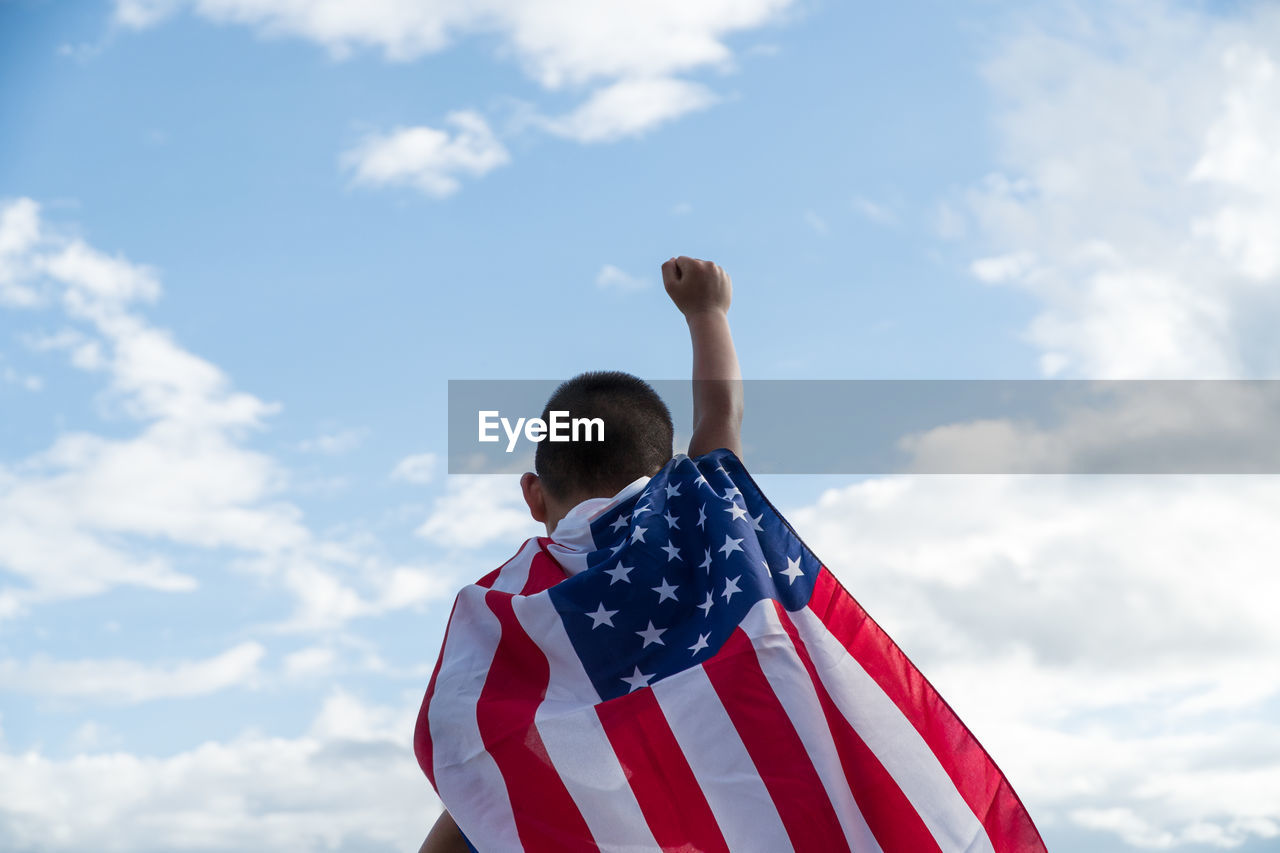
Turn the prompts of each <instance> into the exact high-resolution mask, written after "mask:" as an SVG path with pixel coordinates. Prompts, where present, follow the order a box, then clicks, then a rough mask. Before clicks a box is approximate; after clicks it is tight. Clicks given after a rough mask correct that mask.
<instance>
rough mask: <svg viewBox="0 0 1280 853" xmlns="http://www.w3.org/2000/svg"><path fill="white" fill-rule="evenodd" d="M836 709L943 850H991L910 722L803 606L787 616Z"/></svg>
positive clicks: (980, 852)
mask: <svg viewBox="0 0 1280 853" xmlns="http://www.w3.org/2000/svg"><path fill="white" fill-rule="evenodd" d="M792 618H793V621H794V622H795V624H796V627H797V628H798V629H799V631H800V638H801V639H802V640H803V641H804V644H805V646H806V647H807V648H808V650H809V656H810V658H811V659H812V660H813V664H814V668H815V669H817V671H818V676H819V678H821V680H822V683H823V686H825V687H826V688H827V692H828V693H830V694H831V698H832V699H833V700H834V701H835V703H836V706H837V707H838V708H839V709H840V713H842V714H843V715H844V716H845V719H847V720H848V721H849V724H850V725H851V726H853V728H854V730H855V731H856V732H857V733H858V736H859V737H861V738H862V740H863V741H864V742H865V743H866V745H867V747H868V748H869V749H870V750H871V751H872V753H874V754H875V756H876V758H878V759H880V763H881V764H883V765H884V769H885V770H887V771H888V772H889V775H890V776H892V777H893V780H894V782H896V783H897V785H898V787H899V788H901V789H902V793H903V794H904V795H905V796H906V798H907V800H908V801H910V803H911V805H912V806H913V807H914V808H915V810H916V812H917V813H918V814H919V815H920V819H921V820H922V821H924V825H925V826H926V827H927V828H928V830H929V832H930V833H931V834H932V835H933V838H934V840H935V841H936V842H937V843H938V847H940V848H941V849H942V851H943V853H951V852H952V851H956V853H983V851H985V853H994V848H993V847H992V845H991V839H990V838H988V837H987V832H986V829H985V828H984V827H983V826H982V824H981V823H980V822H979V821H978V818H977V817H976V816H975V815H974V813H973V810H972V809H970V808H969V804H968V803H966V802H965V801H964V797H962V796H960V791H959V790H958V789H957V788H956V786H955V783H953V782H952V781H951V778H950V777H949V776H948V775H947V771H946V770H944V769H943V767H942V765H941V764H940V763H939V761H938V758H937V756H935V755H934V754H933V751H932V750H931V749H929V744H928V743H926V742H925V740H924V738H923V737H921V735H920V733H919V732H918V731H916V729H915V726H913V725H911V721H910V720H908V719H907V718H906V717H905V716H903V714H902V712H901V711H899V710H898V706H897V705H895V704H894V703H893V700H892V699H890V698H889V696H888V695H887V694H886V693H885V692H884V691H883V690H881V689H880V685H878V684H876V682H875V679H873V678H872V677H871V676H870V675H868V674H867V672H866V670H864V669H863V668H862V666H861V665H860V664H859V663H858V662H857V661H856V660H854V658H853V657H852V656H851V655H850V654H849V652H848V651H847V650H846V649H845V648H844V646H843V645H842V644H841V643H840V641H839V640H838V639H836V638H835V637H834V636H832V634H831V632H830V631H828V630H827V626H826V625H824V624H822V621H821V620H820V619H819V618H818V616H817V615H816V614H815V613H813V612H812V611H811V610H809V609H808V608H803V609H801V610H800V611H798V612H797V613H795V614H793V616H792Z"/></svg>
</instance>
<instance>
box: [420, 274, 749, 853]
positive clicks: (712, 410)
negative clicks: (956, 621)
mask: <svg viewBox="0 0 1280 853" xmlns="http://www.w3.org/2000/svg"><path fill="white" fill-rule="evenodd" d="M662 282H663V285H664V287H665V288H666V291H667V294H668V295H669V296H670V297H671V300H672V302H674V303H675V305H676V307H677V308H678V309H679V310H680V313H681V314H683V315H684V318H685V322H686V323H687V324H688V327H689V337H690V341H691V344H692V348H693V380H694V381H693V436H692V438H691V439H690V441H689V449H688V455H689V456H691V457H695V456H701V455H703V454H705V453H708V452H710V451H712V450H716V449H718V448H727V449H729V450H731V451H733V453H734V454H736V455H738V456H741V452H742V446H741V445H742V441H741V427H742V414H743V399H742V382H741V373H740V369H739V366H738V357H737V353H736V351H735V350H734V346H733V337H732V335H731V333H730V330H729V319H728V311H729V305H730V302H731V301H732V297H733V285H732V281H731V280H730V278H729V276H728V275H727V274H726V273H725V271H724V270H723V269H721V268H720V267H719V266H718V265H717V264H715V263H712V262H711V261H705V260H698V259H695V258H689V257H685V256H680V257H678V258H671V259H670V260H668V261H667V262H666V263H664V264H663V265H662ZM553 410H556V411H569V412H571V413H573V415H574V416H587V417H602V418H603V419H604V422H605V440H604V441H603V442H599V443H596V444H594V445H593V444H590V443H579V444H572V443H552V442H545V441H544V442H540V443H539V444H538V448H537V451H536V454H535V468H536V469H537V472H538V473H536V474H535V473H526V474H524V475H523V476H522V477H521V478H520V488H521V490H522V492H523V494H524V499H525V503H526V504H528V506H529V513H530V515H532V517H533V519H534V520H535V521H538V522H541V523H543V524H544V525H545V526H546V530H547V536H548V537H553V536H554V535H555V533H556V530H557V527H558V526H559V525H560V522H561V521H562V520H564V519H565V517H566V516H568V515H569V514H570V513H571V512H573V511H575V510H578V514H579V515H588V514H589V513H590V510H591V509H592V508H603V507H604V506H607V505H608V504H610V502H612V501H614V500H616V498H617V497H618V496H619V495H620V494H621V493H623V492H625V491H626V490H627V489H630V488H632V486H634V485H635V484H636V481H638V480H640V479H642V478H647V477H649V476H652V475H653V474H656V473H657V472H658V471H659V470H660V469H661V468H662V467H663V466H664V465H666V464H667V462H669V461H670V460H671V458H672V440H673V439H672V434H673V428H672V423H671V415H670V413H669V412H668V411H667V408H666V406H665V405H664V404H663V402H662V400H661V399H660V398H659V397H658V395H657V394H656V393H654V391H653V390H652V389H651V388H649V386H648V385H646V384H645V383H643V382H641V381H640V380H638V379H635V377H630V376H627V375H626V374H620V373H604V374H599V373H597V374H591V373H588V374H583V375H582V376H579V377H576V378H575V379H572V380H569V381H568V382H566V383H565V384H564V385H562V386H561V387H560V388H558V389H557V391H556V393H555V394H554V395H552V397H551V399H550V400H548V401H547V405H546V408H545V410H544V411H543V418H544V420H545V419H546V418H547V417H548V414H549V412H550V411H553ZM593 505H594V507H593ZM468 849H471V848H469V846H468V844H467V843H466V841H465V840H464V838H463V836H462V833H461V832H460V831H459V829H458V827H457V825H456V823H454V821H453V819H452V817H451V816H450V814H449V812H448V811H445V812H443V813H442V814H441V815H440V818H439V819H438V820H437V821H436V824H435V826H434V827H433V828H432V830H431V832H430V833H429V834H428V836H427V839H426V841H424V842H423V844H422V848H421V851H420V853H466V851H467V850H468Z"/></svg>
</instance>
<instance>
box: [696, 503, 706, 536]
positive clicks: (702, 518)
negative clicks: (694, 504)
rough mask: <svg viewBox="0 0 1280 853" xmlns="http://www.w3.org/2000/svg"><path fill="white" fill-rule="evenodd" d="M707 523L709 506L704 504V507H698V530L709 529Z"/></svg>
mask: <svg viewBox="0 0 1280 853" xmlns="http://www.w3.org/2000/svg"><path fill="white" fill-rule="evenodd" d="M706 523H707V505H706V504H703V505H702V506H700V507H698V529H699V530H706V529H707V528H706V526H705V525H706Z"/></svg>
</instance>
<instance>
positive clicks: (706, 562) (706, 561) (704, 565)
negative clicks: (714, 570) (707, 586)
mask: <svg viewBox="0 0 1280 853" xmlns="http://www.w3.org/2000/svg"><path fill="white" fill-rule="evenodd" d="M698 568H700V569H706V570H707V571H708V572H710V571H711V549H710V548H708V549H707V556H706V557H704V558H703V559H702V562H701V563H699V564H698Z"/></svg>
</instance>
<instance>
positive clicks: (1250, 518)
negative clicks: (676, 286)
mask: <svg viewBox="0 0 1280 853" xmlns="http://www.w3.org/2000/svg"><path fill="white" fill-rule="evenodd" d="M1278 63H1280V11H1278V10H1276V9H1275V7H1274V6H1269V5H1267V4H1261V3H1258V4H1254V3H1241V2H1231V3H1189V2H1171V0H1125V2H1087V0H1081V2H1072V3H1067V2H1049V3H1044V4H1034V5H1032V6H1031V7H1028V4H1020V3H1011V2H997V0H991V1H990V2H969V3H943V2H908V3H901V4H879V5H874V4H860V3H859V4H854V3H836V2H831V0H708V2H703V3H698V4H686V3H682V2H679V0H650V2H645V3H631V2H621V0H618V2H607V3H601V2H598V0H597V2H587V0H525V2H513V0H477V2H470V3H448V2H439V3H420V2H413V0H376V2H367V3H361V4H351V3H343V2H341V0H114V2H108V0H103V2H97V0H93V1H92V2H91V0H85V2H76V3H56V2H47V1H46V2H40V1H39V0H0V129H2V130H3V132H0V848H3V849H5V850H14V851H28V850H51V851H59V850H72V849H83V848H85V847H87V846H93V847H95V848H99V849H104V850H118V851H169V850H201V851H236V850H246V849H259V850H261V849H268V850H341V851H383V850H386V851H390V850H406V849H416V845H417V844H418V843H419V842H420V841H421V839H422V837H423V836H424V834H425V832H426V830H427V828H428V827H429V826H430V825H431V823H432V822H433V821H434V819H435V816H436V814H437V813H438V810H439V803H438V801H437V800H436V799H435V796H434V794H433V793H432V791H431V788H430V786H429V784H428V783H427V781H426V779H425V777H424V776H423V775H422V773H421V772H420V771H419V769H418V767H417V765H416V763H415V761H414V759H413V755H412V748H411V737H412V730H413V722H414V718H415V716H416V713H417V709H418V704H419V702H420V701H421V698H422V694H423V691H424V690H425V687H426V682H427V679H428V678H429V675H430V670H431V667H432V665H433V664H434V662H435V658H436V655H437V653H438V649H439V642H440V639H441V637H442V635H443V630H444V623H445V620H446V618H447V616H448V612H449V607H450V604H451V602H452V597H453V595H454V593H455V592H456V590H457V589H458V588H459V587H460V586H462V585H463V584H465V583H468V582H470V581H472V580H474V579H476V578H478V577H479V576H481V575H482V574H485V573H487V572H488V571H489V570H491V569H492V568H494V567H496V566H497V565H498V564H499V563H501V562H502V561H503V560H505V558H506V557H508V556H509V555H510V554H511V553H513V552H514V551H515V549H516V547H517V545H518V544H519V542H520V541H522V540H523V539H524V538H525V537H527V536H529V535H534V534H536V533H538V532H539V527H538V526H537V525H535V524H534V522H532V520H531V519H530V518H529V517H528V515H527V512H525V511H524V508H523V505H522V503H521V501H520V499H519V492H518V485H517V484H516V482H515V479H514V478H513V477H509V476H507V477H502V476H458V475H455V476H450V475H448V474H447V466H446V454H447V446H446V440H445V434H446V413H445V401H446V390H447V381H448V380H450V379H555V378H567V377H568V376H571V375H573V374H575V373H577V372H579V371H581V370H585V369H597V368H617V369H623V370H628V371H630V372H633V373H636V374H638V375H640V376H644V377H646V378H650V379H676V378H681V377H684V376H687V373H688V369H689V360H690V357H689V351H688V342H687V333H686V331H685V327H684V324H683V322H682V320H681V319H680V317H679V316H678V314H677V313H676V312H675V310H674V308H673V307H672V306H671V305H670V304H669V302H668V301H667V299H666V297H665V294H664V293H663V291H662V288H661V285H660V276H659V266H660V264H661V263H662V262H663V261H664V260H666V259H667V258H668V257H671V256H672V255H680V254H684V255H691V256H695V257H703V258H710V259H713V260H715V261H717V262H718V263H720V264H721V265H722V266H723V267H724V268H725V269H726V270H727V271H728V272H729V273H730V275H731V276H732V277H733V282H734V304H733V307H732V309H731V312H730V319H731V322H732V324H733V329H734V333H735V338H736V340H737V344H738V350H739V354H740V358H741V362H742V368H743V373H744V375H745V376H746V377H748V378H756V379H788V378H789V379H996V378H998V379H1048V378H1064V379H1179V378H1184V379H1229V378H1232V379H1270V378H1280V350H1278V349H1277V348H1276V346H1275V342H1274V331H1273V330H1274V328H1275V326H1276V325H1277V322H1278V321H1280V288H1277V284H1278V283H1280V241H1277V240H1276V239H1275V235H1276V234H1277V233H1280V153H1278V152H1280V70H1278ZM751 416H752V413H751V409H750V401H749V400H748V404H747V415H746V417H747V418H748V419H750V418H751ZM1123 416H1124V412H1123V411H1118V412H1116V413H1115V417H1116V418H1122V417H1123ZM1007 426H1009V428H1010V429H1016V425H1007ZM1077 427H1078V425H1077ZM814 428H815V429H820V428H821V425H820V424H817V425H815V427H814ZM1050 438H1053V436H1050ZM1058 438H1059V439H1061V440H1063V441H1066V442H1071V441H1083V440H1084V439H1083V438H1081V436H1080V433H1079V430H1078V429H1076V431H1074V432H1071V433H1070V434H1064V435H1062V436H1058ZM746 462H747V465H748V467H750V463H751V460H750V458H748V459H747V460H746ZM762 484H763V486H764V488H765V491H766V493H767V494H769V495H770V496H771V497H772V498H773V500H774V502H775V503H777V504H778V505H779V507H780V508H781V510H782V511H783V513H784V515H786V516H787V517H788V519H789V520H790V521H791V522H792V523H793V524H794V525H795V527H796V528H797V530H799V531H800V532H801V534H802V535H803V536H804V537H805V539H806V541H807V542H808V544H809V545H810V546H811V547H812V549H813V550H814V551H815V552H816V553H817V554H818V556H819V557H821V558H822V559H823V561H824V563H826V564H827V565H828V566H829V567H830V568H831V569H832V570H833V571H834V572H835V573H836V574H837V576H838V577H840V578H841V580H842V581H843V582H844V583H845V585H846V586H847V587H848V588H849V589H850V590H851V592H852V593H853V594H854V596H855V597H856V598H858V600H859V601H860V602H861V603H862V605H863V606H864V607H865V608H866V609H867V610H868V611H869V612H870V613H871V615H872V616H873V617H874V618H876V619H877V621H879V622H880V623H881V625H882V626H884V627H885V629H886V630H887V631H888V633H889V634H890V635H891V636H892V637H894V639H895V640H896V641H897V642H898V643H899V644H900V645H901V646H902V647H903V648H904V649H905V650H906V652H907V653H908V655H910V656H911V658H912V659H913V660H914V661H915V662H916V663H917V665H918V666H919V667H920V668H921V670H922V671H923V672H924V674H925V675H926V676H927V677H928V678H929V679H930V680H931V681H932V682H933V683H934V684H935V685H936V686H937V687H938V689H939V691H940V692H941V693H942V695H943V696H945V697H946V698H947V699H948V701H949V702H950V704H951V705H952V706H953V707H954V708H955V709H956V711H957V712H958V713H959V715H960V717H961V718H962V719H963V720H965V721H966V723H968V725H969V726H970V728H971V729H972V730H973V731H974V732H975V734H976V735H977V736H978V738H979V740H981V741H982V743H983V744H984V745H985V746H986V747H987V748H988V750H989V751H990V752H991V753H992V755H993V756H994V757H995V758H996V761H997V763H999V764H1000V766H1001V767H1002V768H1003V769H1004V770H1005V772H1006V774H1007V775H1008V776H1009V778H1010V780H1011V781H1012V783H1013V785H1014V787H1015V788H1016V789H1017V791H1018V792H1019V794H1020V795H1021V796H1022V798H1023V799H1024V801H1025V802H1026V804H1027V806H1028V809H1029V810H1030V812H1031V814H1032V816H1033V817H1034V818H1035V820H1036V822H1037V824H1038V825H1039V827H1040V829H1041V831H1042V833H1043V835H1044V836H1045V839H1046V841H1047V843H1048V846H1049V848H1050V849H1051V850H1055V851H1077V850H1079V851H1102V853H1111V852H1112V851H1135V850H1179V851H1196V853H1201V851H1209V850H1221V849H1231V850H1239V851H1244V852H1245V853H1257V851H1273V850H1280V797H1277V796H1276V795H1275V792H1276V791H1280V619H1277V618H1276V617H1275V611H1276V602H1277V601H1280V573H1278V572H1277V571H1276V558H1275V555H1276V554H1277V553H1280V529H1278V528H1280V526H1277V525H1276V524H1275V518H1276V516H1277V510H1280V484H1277V483H1276V480H1275V477H1273V476H1247V475H1241V476H1192V475H1186V476H1183V475H1179V476H1127V477H1126V476H1060V477H1055V476H883V477H855V476H835V475H831V476H782V475H770V476H768V477H762Z"/></svg>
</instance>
